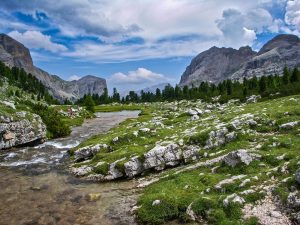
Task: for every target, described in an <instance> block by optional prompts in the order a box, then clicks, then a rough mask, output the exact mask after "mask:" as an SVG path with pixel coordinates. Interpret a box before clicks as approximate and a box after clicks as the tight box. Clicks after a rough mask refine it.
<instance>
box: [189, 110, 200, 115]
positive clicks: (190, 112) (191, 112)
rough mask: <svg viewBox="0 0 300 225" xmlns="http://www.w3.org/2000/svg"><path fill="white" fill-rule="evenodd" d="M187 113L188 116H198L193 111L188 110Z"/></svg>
mask: <svg viewBox="0 0 300 225" xmlns="http://www.w3.org/2000/svg"><path fill="white" fill-rule="evenodd" d="M187 113H188V114H189V115H190V116H194V115H197V114H198V112H197V111H195V110H193V109H189V110H188V111H187Z"/></svg>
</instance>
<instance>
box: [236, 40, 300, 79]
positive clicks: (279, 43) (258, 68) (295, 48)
mask: <svg viewBox="0 0 300 225" xmlns="http://www.w3.org/2000/svg"><path fill="white" fill-rule="evenodd" d="M284 66H287V67H289V68H293V67H295V66H297V67H299V66H300V39H299V37H297V36H296V35H287V34H282V35H278V36H276V37H275V38H273V39H272V40H271V41H269V42H267V43H266V44H265V45H264V46H263V47H262V48H261V50H260V51H259V52H258V53H257V55H256V56H255V57H253V58H252V59H251V60H249V61H248V62H247V63H245V64H244V65H243V66H242V67H241V68H240V69H239V70H238V71H237V72H236V73H234V74H233V76H232V78H233V79H241V78H242V77H253V76H254V75H255V76H257V77H260V76H263V75H265V76H267V75H272V74H279V75H281V74H282V71H283V68H284Z"/></svg>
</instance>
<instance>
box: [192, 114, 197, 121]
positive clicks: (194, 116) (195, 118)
mask: <svg viewBox="0 0 300 225" xmlns="http://www.w3.org/2000/svg"><path fill="white" fill-rule="evenodd" d="M191 120H192V121H193V120H199V116H198V115H193V116H192V117H191Z"/></svg>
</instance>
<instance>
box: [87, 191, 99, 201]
mask: <svg viewBox="0 0 300 225" xmlns="http://www.w3.org/2000/svg"><path fill="white" fill-rule="evenodd" d="M100 198H101V194H100V193H90V194H88V195H87V199H88V200H89V201H90V202H96V201H98V200H99V199H100Z"/></svg>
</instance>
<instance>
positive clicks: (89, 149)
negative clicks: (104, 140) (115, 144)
mask: <svg viewBox="0 0 300 225" xmlns="http://www.w3.org/2000/svg"><path fill="white" fill-rule="evenodd" d="M106 148H107V145H106V144H98V145H94V146H86V147H83V148H80V149H78V150H76V151H75V152H74V157H75V161H77V162H78V161H82V160H87V159H89V158H91V157H92V156H94V155H95V154H97V153H98V152H100V150H101V149H106Z"/></svg>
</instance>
